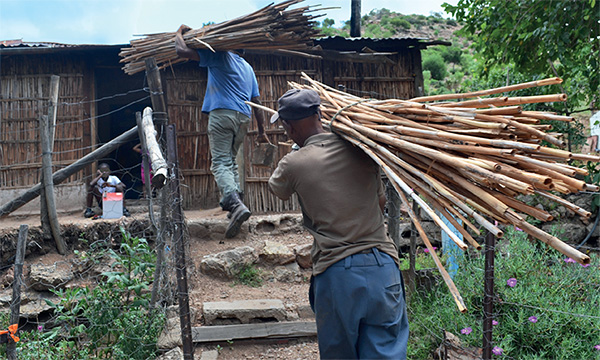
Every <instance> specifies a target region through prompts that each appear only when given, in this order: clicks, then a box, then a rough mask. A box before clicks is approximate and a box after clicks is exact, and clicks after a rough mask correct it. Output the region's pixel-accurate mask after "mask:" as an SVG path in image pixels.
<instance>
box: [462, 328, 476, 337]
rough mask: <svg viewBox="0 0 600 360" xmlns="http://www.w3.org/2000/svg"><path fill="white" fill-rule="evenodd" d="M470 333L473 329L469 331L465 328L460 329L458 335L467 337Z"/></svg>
mask: <svg viewBox="0 0 600 360" xmlns="http://www.w3.org/2000/svg"><path fill="white" fill-rule="evenodd" d="M471 331H473V329H471V328H470V327H466V328H464V329H462V330H461V331H460V333H461V334H463V335H469V334H470V333H471Z"/></svg>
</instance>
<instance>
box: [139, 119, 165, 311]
mask: <svg viewBox="0 0 600 360" xmlns="http://www.w3.org/2000/svg"><path fill="white" fill-rule="evenodd" d="M135 120H136V122H137V126H138V135H139V138H140V142H141V144H142V161H143V163H144V178H145V179H147V180H146V183H145V184H144V186H145V187H146V194H148V199H149V200H148V214H149V216H150V226H151V227H152V232H153V233H154V234H155V236H156V246H155V248H156V266H155V267H154V281H153V284H152V293H151V295H150V308H154V307H155V306H156V302H157V300H158V290H159V289H160V288H161V284H162V273H163V269H164V261H165V240H164V237H163V236H160V235H161V233H160V232H159V229H158V227H157V225H156V220H155V219H154V208H153V204H152V188H151V186H150V181H148V179H150V164H149V162H148V145H146V137H145V135H144V130H143V127H144V125H143V123H142V113H140V112H139V111H138V112H136V113H135Z"/></svg>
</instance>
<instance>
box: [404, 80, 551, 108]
mask: <svg viewBox="0 0 600 360" xmlns="http://www.w3.org/2000/svg"><path fill="white" fill-rule="evenodd" d="M560 83H562V79H560V78H557V77H555V78H549V79H543V80H537V81H530V82H526V83H521V84H516V85H509V86H503V87H499V88H494V89H488V90H481V91H474V92H469V93H462V94H444V95H434V96H421V97H418V98H413V99H411V100H410V101H416V102H426V101H438V100H454V99H465V98H471V97H477V96H483V95H493V94H500V93H504V92H509V91H515V90H522V89H528V88H532V87H537V86H547V85H554V84H560Z"/></svg>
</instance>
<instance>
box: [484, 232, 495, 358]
mask: <svg viewBox="0 0 600 360" xmlns="http://www.w3.org/2000/svg"><path fill="white" fill-rule="evenodd" d="M495 247H496V237H495V236H494V234H492V233H491V232H488V233H487V235H486V236H485V274H484V281H485V283H484V296H483V359H484V360H490V359H491V358H492V320H493V316H494V314H493V311H494V256H495V253H496V251H495Z"/></svg>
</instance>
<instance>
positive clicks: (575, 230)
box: [542, 218, 588, 244]
mask: <svg viewBox="0 0 600 360" xmlns="http://www.w3.org/2000/svg"><path fill="white" fill-rule="evenodd" d="M555 226H560V229H564V230H565V231H563V232H562V233H560V232H559V233H558V236H557V237H558V238H559V239H561V240H562V241H564V242H566V243H571V244H573V243H577V244H578V243H580V242H581V241H582V240H583V239H585V237H586V236H587V234H588V231H587V228H586V226H585V225H584V224H583V223H581V221H579V220H578V219H576V218H571V219H562V220H561V221H560V222H559V223H545V224H543V225H542V230H544V231H545V232H547V233H548V234H553V229H554V227H555ZM553 235H554V234H553Z"/></svg>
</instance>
